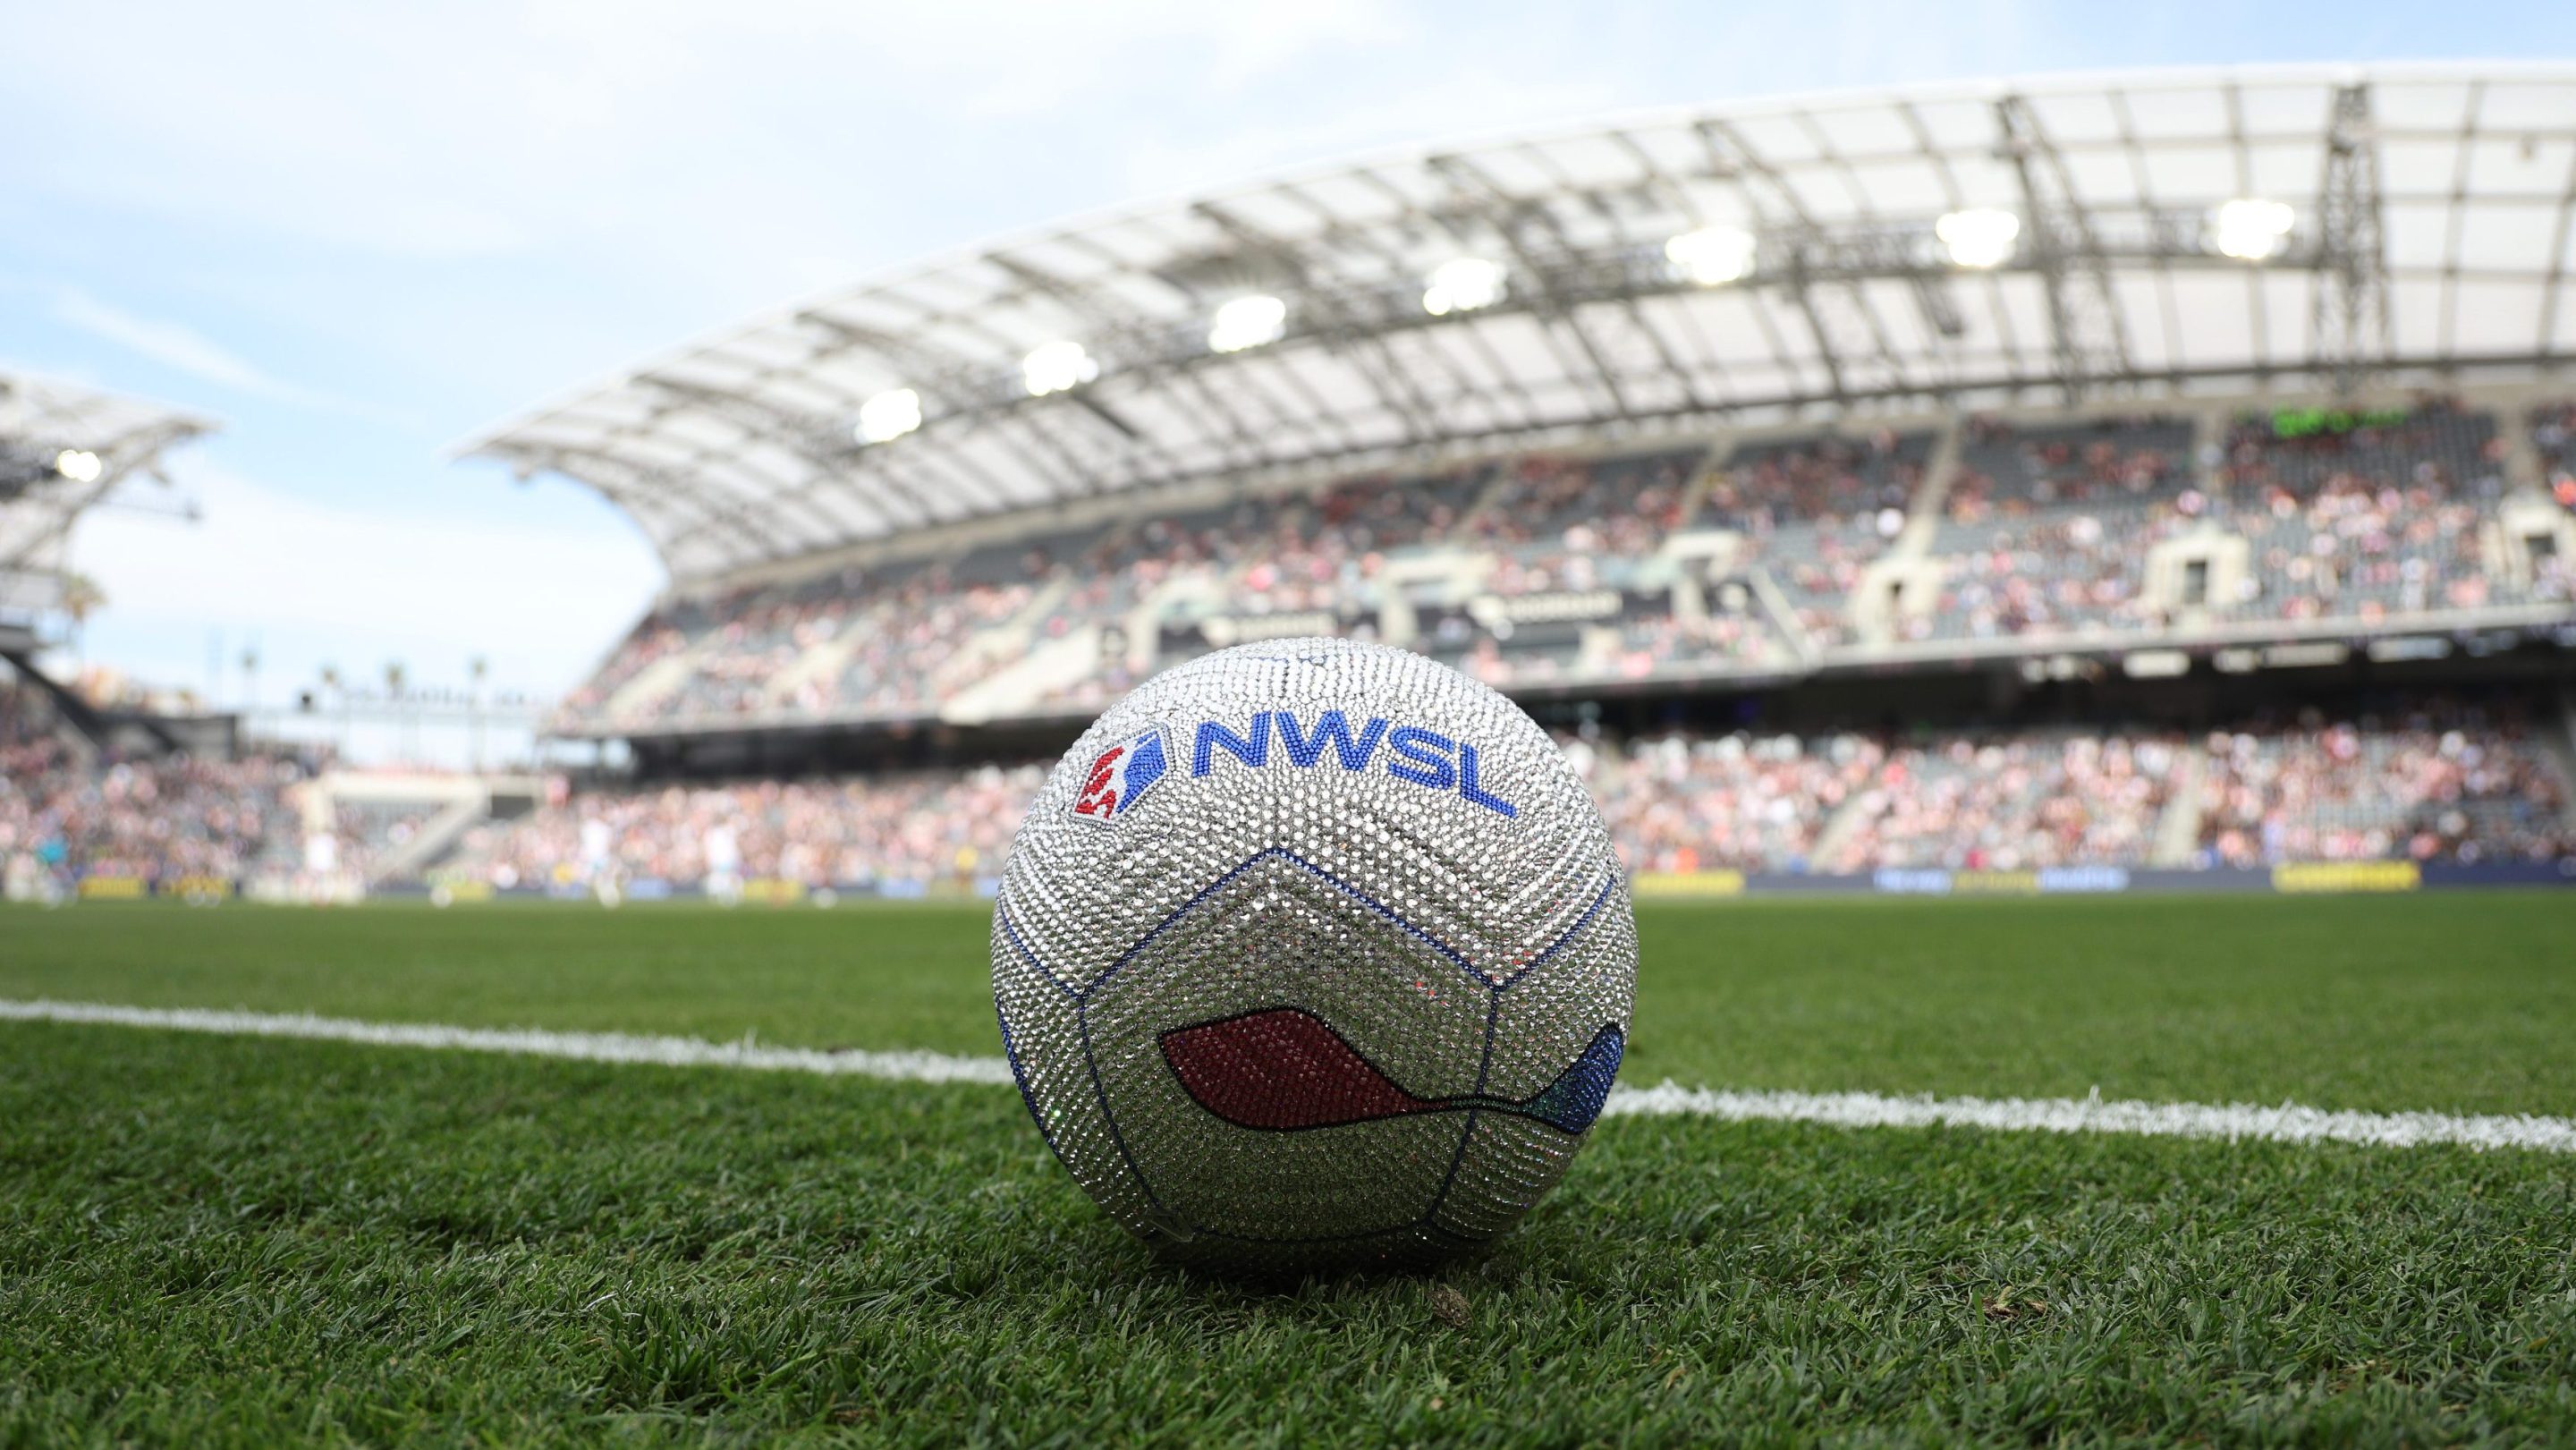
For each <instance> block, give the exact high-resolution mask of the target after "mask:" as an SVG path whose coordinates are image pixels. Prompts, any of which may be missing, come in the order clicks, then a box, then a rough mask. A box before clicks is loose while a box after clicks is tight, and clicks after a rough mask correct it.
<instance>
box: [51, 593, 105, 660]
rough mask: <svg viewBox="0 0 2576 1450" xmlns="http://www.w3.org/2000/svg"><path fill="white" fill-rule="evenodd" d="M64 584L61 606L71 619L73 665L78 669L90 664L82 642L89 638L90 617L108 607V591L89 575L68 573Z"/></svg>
mask: <svg viewBox="0 0 2576 1450" xmlns="http://www.w3.org/2000/svg"><path fill="white" fill-rule="evenodd" d="M62 583H63V592H62V596H61V599H60V604H61V607H62V611H63V613H64V614H66V615H69V616H70V617H71V621H72V663H73V664H74V666H75V667H78V666H80V665H85V664H87V663H88V662H89V661H88V658H87V654H86V652H85V651H84V649H83V648H82V642H83V641H84V640H85V639H86V638H87V636H88V628H87V626H88V624H89V617H90V616H91V615H93V614H96V613H97V612H98V611H99V610H101V609H104V608H106V607H107V591H106V590H104V589H101V588H99V587H98V581H97V580H95V579H92V578H91V577H89V576H88V575H87V574H72V573H66V574H64V575H63V581H62Z"/></svg>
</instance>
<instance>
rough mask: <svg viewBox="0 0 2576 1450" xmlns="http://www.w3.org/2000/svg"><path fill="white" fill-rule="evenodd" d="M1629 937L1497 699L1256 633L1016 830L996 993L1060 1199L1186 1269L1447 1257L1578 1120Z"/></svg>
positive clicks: (1547, 1159) (1596, 839) (1568, 776)
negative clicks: (1068, 1186)
mask: <svg viewBox="0 0 2576 1450" xmlns="http://www.w3.org/2000/svg"><path fill="white" fill-rule="evenodd" d="M1636 961H1637V949H1636V927H1635V923H1634V921H1633V919H1632V917H1631V915H1630V912H1629V907H1628V895H1627V886H1626V883H1625V881H1624V879H1623V878H1622V876H1621V873H1620V871H1619V868H1618V863H1617V860H1616V858H1615V856H1614V855H1613V853H1612V850H1611V845H1610V839H1609V835H1608V832H1607V831H1606V830H1604V828H1603V826H1602V823H1601V817H1600V814H1599V812H1598V811H1597V810H1596V809H1595V808H1594V806H1593V804H1592V801H1591V798H1590V797H1589V796H1588V795H1587V794H1586V793H1585V791H1584V789H1583V787H1582V784H1581V782H1580V781H1578V780H1577V779H1576V778H1575V776H1574V774H1573V772H1572V771H1571V770H1569V769H1568V768H1567V767H1566V765H1565V763H1564V761H1563V759H1562V758H1561V757H1560V756H1559V755H1558V753H1557V751H1556V748H1555V746H1554V744H1553V743H1552V742H1550V741H1549V739H1548V738H1547V735H1546V733H1545V732H1543V731H1542V730H1540V729H1539V728H1538V726H1537V725H1536V724H1535V723H1533V722H1532V721H1531V720H1530V718H1529V717H1528V716H1527V715H1525V714H1523V713H1522V712H1521V710H1520V709H1519V707H1518V706H1515V705H1513V704H1512V703H1511V702H1510V701H1509V700H1506V699H1504V698H1503V697H1502V696H1501V695H1499V694H1496V693H1495V692H1494V691H1493V690H1491V689H1488V688H1487V687H1485V686H1484V685H1481V684H1479V683H1477V682H1475V681H1473V680H1470V679H1468V678H1467V677H1466V676H1464V675H1461V674H1459V673H1458V672H1457V671H1455V670H1452V669H1449V668H1448V667H1447V666H1444V665H1441V664H1439V663H1437V662H1435V661H1432V660H1429V659H1426V658H1423V657H1422V656H1419V655H1415V654H1411V653H1409V652H1406V651H1402V650H1396V649H1389V648H1386V647H1384V646H1379V645H1372V644H1364V643H1359V642H1356V641H1350V640H1337V639H1294V640H1278V641H1272V642H1269V643H1264V644H1256V645H1242V646H1238V647H1236V648H1234V649H1229V650H1223V651H1220V652H1218V653H1215V654H1212V655H1208V656H1206V657H1204V658H1201V659H1199V660H1196V661H1193V662H1191V663H1190V664H1187V665H1183V666H1181V667H1179V668H1177V669H1174V670H1171V671H1169V672H1168V673H1165V674H1163V675H1160V676H1157V677H1156V678H1154V679H1152V680H1149V681H1147V682H1146V683H1145V684H1144V685H1143V686H1141V687H1139V688H1138V689H1137V690H1136V691H1135V692H1134V693H1133V694H1131V695H1129V696H1128V697H1127V698H1126V699H1124V700H1122V701H1120V702H1119V703H1118V704H1117V705H1115V706H1113V707H1112V708H1111V709H1110V710H1109V711H1108V712H1107V713H1106V714H1104V715H1102V716H1101V718H1100V719H1099V720H1098V721H1097V722H1095V723H1094V724H1093V725H1092V727H1091V728H1090V729H1089V730H1088V731H1086V732H1085V733H1084V734H1083V737H1082V738H1081V740H1079V741H1077V742H1076V743H1075V745H1074V747H1073V748H1072V750H1070V751H1068V752H1067V753H1066V755H1065V757H1064V759H1063V761H1062V762H1061V763H1060V764H1059V765H1058V766H1057V767H1056V769H1055V772H1054V774H1053V775H1052V777H1051V778H1050V779H1049V780H1048V782H1047V784H1046V787H1045V788H1044V789H1043V790H1041V791H1040V792H1039V794H1038V797H1037V800H1036V803H1035V804H1034V805H1033V806H1032V807H1031V808H1030V811H1029V816H1028V819H1027V821H1026V822H1025V823H1023V824H1022V826H1021V827H1020V832H1019V836H1018V838H1017V840H1016V841H1015V843H1014V844H1013V846H1012V849H1011V854H1010V858H1009V861H1008V863H1007V864H1006V866H1005V867H1004V871H1003V881H1002V887H1001V893H1000V899H999V901H998V902H997V903H996V906H995V910H994V914H993V994H994V999H995V1005H996V1008H997V1010H998V1012H999V1015H1000V1018H1001V1026H1002V1038H1003V1045H1004V1048H1005V1050H1006V1051H1007V1052H1008V1053H1009V1054H1010V1058H1011V1063H1012V1067H1013V1070H1014V1072H1015V1073H1016V1074H1017V1075H1018V1078H1019V1083H1020V1089H1021V1092H1022V1094H1023V1095H1024V1096H1025V1097H1026V1099H1027V1101H1028V1105H1029V1111H1030V1113H1031V1114H1032V1115H1033V1116H1034V1117H1035V1118H1036V1119H1037V1122H1038V1126H1039V1128H1040V1130H1041V1131H1043V1132H1044V1133H1045V1135H1046V1139H1047V1142H1048V1144H1049V1145H1050V1146H1052V1147H1053V1148H1054V1149H1055V1152H1056V1156H1057V1157H1058V1158H1060V1159H1062V1160H1063V1162H1064V1165H1065V1167H1066V1168H1068V1169H1069V1170H1071V1171H1072V1173H1073V1176H1074V1178H1075V1180H1076V1181H1078V1182H1079V1183H1081V1185H1082V1186H1083V1188H1084V1189H1085V1190H1086V1191H1087V1192H1089V1193H1090V1195H1091V1196H1092V1197H1093V1198H1094V1199H1095V1200H1097V1201H1098V1202H1099V1204H1100V1205H1101V1207H1102V1208H1103V1209H1105V1210H1107V1211H1108V1213H1109V1214H1110V1216H1111V1217H1113V1218H1115V1219H1117V1220H1118V1222H1120V1223H1121V1224H1123V1225H1125V1226H1126V1227H1127V1228H1128V1229H1129V1230H1131V1231H1133V1232H1134V1233H1136V1234H1138V1235H1139V1236H1141V1237H1143V1238H1144V1239H1146V1240H1147V1241H1148V1242H1151V1243H1153V1244H1155V1245H1157V1246H1158V1247H1159V1248H1161V1249H1163V1250H1164V1251H1166V1252H1168V1253H1171V1254H1173V1255H1175V1256H1178V1257H1182V1258H1187V1259H1191V1260H1195V1261H1199V1262H1203V1263H1209V1264H1215V1265H1221V1266H1226V1267H1232V1268H1239V1269H1250V1270H1295V1269H1301V1268H1313V1267H1328V1266H1332V1265H1337V1264H1348V1263H1367V1262H1393V1261H1405V1260H1418V1259H1424V1258H1430V1257H1436V1256H1438V1255H1440V1254H1443V1253H1447V1252H1453V1251H1456V1250H1459V1249H1464V1248H1469V1247H1472V1246H1474V1245H1477V1244H1480V1243H1483V1242H1484V1241H1486V1240H1488V1239H1490V1238H1492V1237H1493V1236H1494V1235H1496V1234H1499V1233H1501V1232H1503V1231H1504V1230H1506V1229H1508V1228H1510V1227H1511V1225H1512V1224H1513V1223H1514V1222H1516V1221H1517V1220H1518V1219H1519V1218H1520V1216H1521V1215H1522V1214H1523V1213H1525V1212H1527V1211H1528V1210H1529V1208H1530V1206H1531V1205H1532V1204H1534V1203H1535V1202H1537V1201H1538V1199H1539V1198H1540V1197H1541V1196H1542V1195H1544V1194H1545V1193H1546V1192H1547V1190H1548V1189H1549V1188H1550V1187H1551V1186H1553V1185H1554V1184H1555V1182H1556V1180H1557V1179H1558V1177H1559V1176H1561V1175H1562V1174H1563V1173H1564V1171H1565V1168H1566V1165H1567V1163H1568V1162H1569V1161H1571V1159H1572V1158H1573V1155H1574V1152H1575V1150H1576V1149H1577V1148H1578V1147H1579V1146H1581V1144H1582V1140H1583V1136H1584V1134H1585V1133H1586V1132H1587V1131H1588V1130H1589V1129H1590V1127H1591V1124H1592V1120H1593V1118H1594V1117H1595V1116H1596V1115H1597V1114H1598V1113H1599V1111H1600V1105H1601V1100H1602V1098H1603V1097H1604V1096H1605V1095H1606V1094H1607V1093H1608V1091H1609V1088H1610V1082H1611V1078H1612V1076H1613V1075H1614V1074H1615V1073H1616V1071H1617V1068H1618V1061H1619V1055H1620V1052H1621V1050H1622V1048H1623V1046H1624V1044H1625V1042H1626V1039H1627V1033H1628V1026H1629V1009H1630V1002H1631V999H1632V996H1633V994H1634V988H1635V982H1636Z"/></svg>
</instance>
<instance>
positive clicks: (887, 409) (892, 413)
mask: <svg viewBox="0 0 2576 1450" xmlns="http://www.w3.org/2000/svg"><path fill="white" fill-rule="evenodd" d="M920 426H921V394H919V393H916V392H914V391H913V390H912V389H910V388H897V389H895V390H894V391H892V392H890V393H879V394H877V395H876V396H875V397H873V398H870V399H868V400H867V401H866V402H864V403H861V404H860V405H859V427H858V439H859V441H860V442H862V443H891V442H893V441H894V440H895V439H897V438H900V437H902V436H903V435H905V434H906V433H909V432H911V431H912V430H913V429H915V428H918V427H920Z"/></svg>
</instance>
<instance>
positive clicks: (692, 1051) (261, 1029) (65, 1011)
mask: <svg viewBox="0 0 2576 1450" xmlns="http://www.w3.org/2000/svg"><path fill="white" fill-rule="evenodd" d="M0 1022H85V1023H98V1024H103V1025H106V1026H111V1027H152V1028H159V1029H160V1030H162V1031H165V1032H212V1033H218V1034H221V1035H224V1036H228V1037H301V1038H309V1039H312V1040H315V1041H321V1042H360V1043H365V1044H367V1045H369V1046H372V1047H438V1048H447V1049H450V1050H452V1051H462V1052H506V1053H511V1054H514V1055H517V1056H520V1057H560V1058H569V1059H572V1060H573V1061H576V1062H640V1063H649V1064H651V1065H653V1066H656V1067H735V1068H747V1069H750V1070H751V1071H754V1072H810V1073H814V1074H817V1075H819V1076H823V1077H876V1078H886V1079H890V1080H892V1081H895V1082H976V1083H1007V1082H1009V1081H1010V1080H1011V1065H1010V1063H1008V1062H1006V1061H1004V1060H1003V1059H1001V1058H998V1057H950V1056H949V1055H948V1054H946V1053H944V1052H866V1051H860V1050H855V1049H854V1050H850V1051H845V1052H825V1051H822V1050H819V1049H815V1048H807V1047H762V1046H760V1045H758V1044H756V1043H754V1042H751V1041H749V1040H745V1041H742V1042H705V1041H701V1040H699V1039H697V1038H694V1037H633V1036H629V1035H627V1034H626V1033H623V1032H548V1031H545V1030H543V1029H540V1028H534V1027H506V1028H497V1029H496V1028H489V1027H441V1026H436V1025H433V1024H429V1023H408V1022H352V1021H349V1020H348V1019H346V1018H340V1017H315V1016H311V1015H309V1014H299V1015H282V1014H276V1013H268V1012H219V1011H211V1010H208V1009H206V1008H201V1007H115V1006H109V1005H107V1004H104V1003H96V1002H49V1001H45V1000H42V999H38V1000H36V1001H33V1002H14V1001H9V1000H6V999H0Z"/></svg>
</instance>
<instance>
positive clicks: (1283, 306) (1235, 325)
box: [1207, 292, 1288, 352]
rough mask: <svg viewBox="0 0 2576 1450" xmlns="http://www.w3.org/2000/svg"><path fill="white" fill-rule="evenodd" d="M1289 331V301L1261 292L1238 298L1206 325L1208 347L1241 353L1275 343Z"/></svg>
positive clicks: (1213, 350) (1221, 308)
mask: <svg viewBox="0 0 2576 1450" xmlns="http://www.w3.org/2000/svg"><path fill="white" fill-rule="evenodd" d="M1287 330H1288V304H1287V303H1285V302H1282V301H1280V300H1279V299H1278V298H1276V297H1272V296H1269V295H1267V294H1264V293H1259V292H1256V293H1253V294H1252V295H1251V296H1249V297H1237V298H1235V299H1234V300H1233V301H1231V302H1228V303H1226V304H1225V305H1224V306H1222V307H1220V308H1218V309H1217V310H1216V317H1215V318H1214V319H1213V320H1212V321H1210V323H1209V324H1208V338H1207V343H1208V350H1209V351H1211V352H1241V351H1243V350H1244V349H1246V348H1252V347H1260V346H1261V345H1263V344H1264V343H1272V342H1277V341H1278V340H1279V339H1280V337H1281V335H1282V334H1284V333H1286V332H1287Z"/></svg>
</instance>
